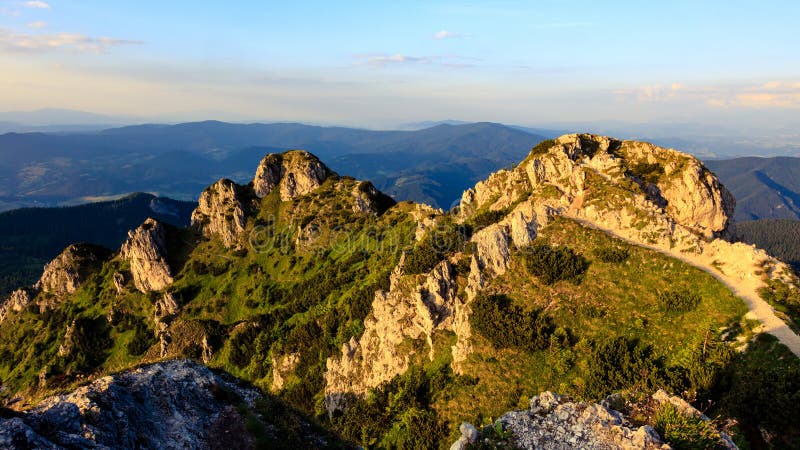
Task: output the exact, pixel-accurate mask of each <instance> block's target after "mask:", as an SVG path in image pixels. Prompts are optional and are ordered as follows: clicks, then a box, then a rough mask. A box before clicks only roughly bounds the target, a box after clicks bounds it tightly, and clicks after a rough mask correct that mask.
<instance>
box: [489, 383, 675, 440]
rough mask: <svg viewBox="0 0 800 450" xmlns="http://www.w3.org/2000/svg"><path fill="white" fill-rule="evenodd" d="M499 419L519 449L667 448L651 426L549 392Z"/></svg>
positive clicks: (603, 408) (595, 405) (609, 410)
mask: <svg viewBox="0 0 800 450" xmlns="http://www.w3.org/2000/svg"><path fill="white" fill-rule="evenodd" d="M498 421H499V422H500V423H501V424H502V425H503V429H505V430H509V431H511V435H512V437H511V440H512V442H513V444H514V445H516V446H517V447H519V448H521V449H542V450H547V449H564V448H584V449H668V448H670V446H669V445H666V444H665V443H664V442H663V441H662V440H661V438H660V437H659V436H658V433H656V432H655V430H653V428H651V427H650V426H647V425H645V426H642V427H634V426H632V425H630V424H629V423H628V422H627V420H626V419H625V418H624V417H623V415H622V414H621V413H620V412H618V411H615V410H613V409H609V408H606V407H605V406H602V405H599V404H596V403H585V402H573V401H572V400H571V399H570V398H568V397H562V396H559V395H557V394H553V393H552V392H543V393H542V394H540V395H538V396H536V397H533V398H532V399H531V402H530V409H529V410H526V411H514V412H509V413H506V414H504V415H502V416H501V417H500V418H499V419H498Z"/></svg>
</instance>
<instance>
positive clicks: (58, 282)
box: [35, 244, 111, 296]
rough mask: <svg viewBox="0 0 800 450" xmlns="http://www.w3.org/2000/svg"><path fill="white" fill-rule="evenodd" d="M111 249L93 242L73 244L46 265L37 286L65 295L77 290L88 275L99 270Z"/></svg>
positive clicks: (42, 289) (109, 254) (45, 290)
mask: <svg viewBox="0 0 800 450" xmlns="http://www.w3.org/2000/svg"><path fill="white" fill-rule="evenodd" d="M109 256H111V251H110V250H108V249H105V248H103V247H100V246H97V245H92V244H72V245H70V246H69V247H67V248H66V249H64V251H62V252H61V253H60V254H59V255H58V256H56V257H55V258H54V259H53V260H52V261H50V262H49V263H47V265H46V266H44V271H43V273H42V276H41V278H39V281H37V282H36V285H35V288H36V289H40V290H41V291H42V292H46V293H49V294H53V295H55V296H63V295H66V294H71V293H73V292H75V291H76V290H77V289H78V288H79V287H80V286H81V284H83V283H84V282H85V281H86V279H87V277H88V276H89V275H91V274H92V273H94V272H95V271H97V270H99V269H100V267H101V266H102V264H103V262H104V261H105V260H106V259H107V258H108V257H109Z"/></svg>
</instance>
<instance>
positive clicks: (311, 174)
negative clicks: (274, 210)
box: [253, 150, 333, 201]
mask: <svg viewBox="0 0 800 450" xmlns="http://www.w3.org/2000/svg"><path fill="white" fill-rule="evenodd" d="M331 175H333V172H332V171H331V170H330V169H328V168H327V167H326V166H325V164H323V163H322V162H321V161H320V160H319V159H317V157H316V156H314V155H312V154H311V153H308V152H306V151H303V150H292V151H288V152H285V153H282V154H278V153H271V154H269V155H267V156H265V157H264V159H262V160H261V163H260V164H259V165H258V169H257V170H256V176H255V178H253V190H254V191H255V194H256V196H257V197H259V198H263V197H266V196H267V195H269V193H270V192H272V190H273V189H274V188H275V187H278V190H279V192H280V196H281V200H283V201H286V200H291V199H293V198H295V197H298V196H300V195H305V194H308V193H309V192H311V191H313V190H315V189H316V188H318V187H319V186H320V185H321V184H322V183H323V182H324V181H325V180H326V179H327V178H328V177H329V176H331Z"/></svg>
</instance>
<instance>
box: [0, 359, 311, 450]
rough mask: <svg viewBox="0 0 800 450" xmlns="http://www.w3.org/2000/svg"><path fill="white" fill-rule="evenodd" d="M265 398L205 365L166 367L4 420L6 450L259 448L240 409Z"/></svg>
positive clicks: (0, 428)
mask: <svg viewBox="0 0 800 450" xmlns="http://www.w3.org/2000/svg"><path fill="white" fill-rule="evenodd" d="M260 398H262V396H261V394H260V393H258V391H257V390H255V389H254V388H250V387H243V386H240V385H239V384H237V383H234V382H233V381H232V380H229V379H227V378H225V377H222V376H219V375H216V374H214V373H213V372H211V370H210V369H208V368H207V367H205V366H202V365H200V364H197V363H194V362H191V361H188V360H177V361H166V362H162V363H158V364H152V365H148V366H143V367H140V368H138V369H134V370H132V371H129V372H125V373H122V374H118V375H112V376H107V377H103V378H100V379H98V380H95V381H93V382H92V383H90V384H88V385H86V386H83V387H80V388H78V389H77V390H75V391H74V392H71V393H68V394H63V395H58V396H55V397H50V398H48V399H45V400H44V401H42V402H41V403H40V404H39V405H38V406H36V407H35V408H33V409H32V410H30V411H27V412H25V413H22V414H20V415H19V416H17V417H13V418H9V419H0V447H2V448H46V449H60V448H70V449H89V448H118V449H134V448H164V449H179V448H197V449H200V448H223V447H225V448H230V449H244V448H254V446H255V441H254V439H253V437H252V436H251V435H250V434H249V433H248V431H247V428H246V424H245V421H246V418H245V417H244V416H242V414H241V413H240V412H239V410H237V406H238V405H239V404H243V405H245V406H246V407H248V408H251V409H252V408H253V407H254V406H255V403H256V401H257V400H259V399H260ZM265 420H269V418H266V419H265ZM272 438H273V439H274V440H277V439H280V436H272ZM321 443H324V442H319V441H314V440H312V441H311V442H309V443H308V444H309V445H311V446H315V445H319V444H321Z"/></svg>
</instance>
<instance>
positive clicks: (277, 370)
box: [270, 353, 300, 392]
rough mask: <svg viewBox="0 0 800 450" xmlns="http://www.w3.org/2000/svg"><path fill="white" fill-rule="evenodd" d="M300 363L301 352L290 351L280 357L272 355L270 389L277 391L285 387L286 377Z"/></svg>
mask: <svg viewBox="0 0 800 450" xmlns="http://www.w3.org/2000/svg"><path fill="white" fill-rule="evenodd" d="M298 364H300V354H299V353H289V354H288V355H283V356H280V357H274V356H273V357H272V384H271V385H270V389H272V391H273V392H277V391H279V390H281V388H283V385H284V383H285V382H286V377H287V376H289V374H291V373H292V371H294V369H296V368H297V365H298Z"/></svg>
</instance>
